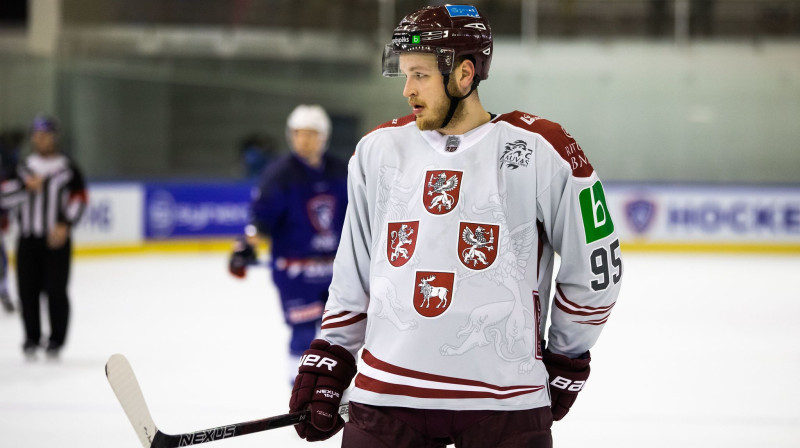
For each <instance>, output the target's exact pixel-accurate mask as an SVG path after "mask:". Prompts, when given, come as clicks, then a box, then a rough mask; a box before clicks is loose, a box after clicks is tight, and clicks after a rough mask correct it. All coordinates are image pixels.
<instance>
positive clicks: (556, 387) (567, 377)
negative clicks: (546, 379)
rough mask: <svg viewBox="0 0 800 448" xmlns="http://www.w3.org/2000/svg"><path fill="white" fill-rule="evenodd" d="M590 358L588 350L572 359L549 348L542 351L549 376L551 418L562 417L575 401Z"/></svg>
mask: <svg viewBox="0 0 800 448" xmlns="http://www.w3.org/2000/svg"><path fill="white" fill-rule="evenodd" d="M591 360H592V358H591V356H590V355H589V352H586V353H584V354H583V355H581V357H579V358H574V359H573V358H567V357H566V356H564V355H556V354H555V353H553V352H551V351H550V350H545V351H544V356H543V361H544V366H545V367H546V368H547V374H548V375H549V376H550V409H552V411H553V420H561V419H562V418H564V416H565V415H567V412H569V408H570V407H571V406H572V404H573V403H575V399H576V398H578V392H580V391H581V389H583V385H584V384H586V380H587V379H588V378H589V370H590V369H589V362H590V361H591Z"/></svg>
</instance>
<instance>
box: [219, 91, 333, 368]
mask: <svg viewBox="0 0 800 448" xmlns="http://www.w3.org/2000/svg"><path fill="white" fill-rule="evenodd" d="M330 131H331V122H330V119H329V118H328V115H327V113H325V110H324V109H323V108H322V107H320V106H317V105H300V106H297V108H295V109H294V111H292V113H291V114H290V115H289V118H288V120H287V123H286V138H287V141H288V143H289V145H290V147H291V152H290V153H288V154H285V155H284V156H282V157H280V158H278V159H276V160H275V161H274V162H273V163H271V164H270V165H269V166H268V167H267V168H266V170H265V171H264V174H263V175H262V177H261V180H260V183H259V185H258V188H257V189H256V191H255V192H254V196H253V202H252V205H251V213H252V224H251V225H249V226H247V229H246V231H245V233H246V237H245V238H242V239H240V240H239V241H238V242H237V247H236V250H235V252H234V254H233V256H232V257H231V260H230V271H231V273H232V274H234V275H236V276H238V277H243V276H244V275H245V272H246V269H247V265H248V264H252V263H254V262H255V251H254V249H253V246H254V243H255V242H256V241H257V240H256V239H255V238H256V237H257V235H260V236H265V237H269V238H270V240H271V244H270V248H271V252H272V254H271V255H272V256H271V260H270V267H271V268H272V279H273V281H274V282H275V286H276V287H277V288H278V291H279V293H280V299H281V304H282V306H283V313H284V320H285V321H286V323H287V324H288V325H289V326H290V328H291V333H292V334H291V341H290V343H289V364H288V367H289V369H290V372H291V373H290V375H289V378H290V382H291V381H293V380H294V375H295V374H296V366H297V364H298V363H299V360H300V355H301V354H302V353H303V351H305V350H306V349H307V348H308V346H309V344H310V343H311V341H312V340H313V339H314V338H315V336H316V335H317V333H318V331H319V327H320V322H321V319H322V313H323V311H324V306H325V302H326V301H327V299H328V286H329V285H330V282H331V278H332V275H333V257H334V255H335V253H336V249H337V248H338V246H339V238H340V234H341V231H342V225H343V223H344V214H345V209H346V207H347V165H346V164H345V163H344V162H342V161H340V160H338V159H336V158H335V157H332V156H330V155H329V154H327V153H326V149H327V146H328V138H329V136H330Z"/></svg>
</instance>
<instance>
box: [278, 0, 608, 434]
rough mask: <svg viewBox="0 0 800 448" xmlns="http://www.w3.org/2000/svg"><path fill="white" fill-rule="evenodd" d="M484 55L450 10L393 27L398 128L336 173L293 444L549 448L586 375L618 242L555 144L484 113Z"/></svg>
mask: <svg viewBox="0 0 800 448" xmlns="http://www.w3.org/2000/svg"><path fill="white" fill-rule="evenodd" d="M492 51H493V46H492V36H491V31H490V27H489V23H488V21H487V20H486V19H485V18H484V17H483V16H482V15H481V14H480V12H479V11H478V10H477V9H476V8H474V7H472V6H461V5H445V6H436V7H426V8H423V9H421V10H418V11H416V12H413V13H411V14H409V15H408V16H406V17H405V18H404V19H403V20H402V21H401V22H400V25H399V26H398V27H397V28H396V29H395V30H394V34H393V36H392V42H391V43H390V44H389V45H387V46H386V49H385V51H384V55H383V74H384V75H385V76H404V77H405V86H404V88H403V96H404V97H406V98H407V99H408V103H409V105H410V106H411V108H412V111H413V114H411V115H409V116H407V117H404V118H398V119H395V120H392V121H390V122H388V123H385V124H383V125H381V126H379V127H378V128H376V129H375V130H374V131H372V132H371V133H369V134H368V135H366V136H365V137H364V138H363V139H362V140H361V141H360V142H359V144H358V145H357V147H356V150H355V153H354V155H353V157H352V158H351V160H350V164H349V176H348V194H349V203H348V210H347V218H346V220H345V225H344V230H343V233H342V241H341V244H340V246H339V250H338V252H337V254H336V261H335V263H334V274H333V281H332V284H331V287H330V292H329V298H328V302H327V304H326V311H325V315H324V316H323V320H322V332H321V338H319V339H317V340H314V341H313V342H312V343H311V346H310V348H309V349H308V350H307V351H306V352H305V354H304V356H303V358H302V359H301V363H300V366H299V374H298V376H297V379H296V381H295V385H294V388H293V391H292V396H291V400H290V404H289V406H290V409H291V410H292V411H298V410H303V409H309V411H310V417H309V419H308V420H306V421H304V422H302V423H300V424H298V425H297V426H296V427H295V428H296V430H297V432H298V434H299V435H300V436H301V437H303V438H305V439H307V440H309V441H313V440H324V439H326V438H329V437H331V436H332V435H333V434H335V433H336V432H337V431H339V430H340V429H341V428H342V427H343V426H344V435H343V441H342V446H343V447H348V448H349V447H367V446H370V447H371V446H392V447H422V446H425V447H440V446H444V445H446V444H449V443H455V445H456V446H460V447H490V446H491V447H494V446H509V447H510V446H514V447H516V446H526V447H550V446H552V438H551V432H550V428H551V424H552V421H553V420H560V419H561V418H563V417H564V416H565V414H566V413H567V412H568V411H569V409H570V407H571V406H572V404H573V402H574V401H575V398H576V396H577V394H578V393H579V392H580V390H581V389H582V388H583V385H584V383H585V382H586V380H587V378H588V376H589V364H590V360H591V357H590V355H589V349H590V348H591V347H592V346H593V344H594V343H595V341H596V340H597V338H598V336H599V334H600V332H601V330H602V329H603V326H604V325H605V323H606V320H607V319H608V317H609V313H610V311H611V309H612V307H613V306H614V303H615V301H616V299H617V295H618V291H619V287H620V279H621V274H622V263H621V258H620V250H619V240H618V238H617V234H616V232H615V229H614V224H613V221H612V219H611V216H610V215H609V214H608V209H607V207H606V202H605V198H604V194H603V187H602V184H601V183H600V181H599V179H598V176H597V173H595V171H594V169H593V168H592V166H591V165H590V164H589V161H588V160H587V157H586V155H585V154H584V152H583V150H582V149H581V147H580V146H579V145H578V143H577V142H576V141H575V140H574V139H573V138H572V136H570V134H568V133H567V131H565V130H564V129H563V128H562V127H561V126H560V125H558V124H557V123H554V122H552V121H548V120H546V119H544V118H541V117H538V116H536V115H533V114H530V113H525V112H518V111H515V112H510V113H506V114H502V115H494V114H490V113H489V112H487V111H486V110H485V109H484V108H483V106H482V105H481V101H480V99H479V98H478V92H477V90H476V88H477V86H478V83H479V82H481V81H483V80H486V78H487V77H488V74H489V65H490V62H491V57H492ZM556 254H558V255H560V257H561V264H560V268H559V269H558V270H557V272H555V268H554V261H555V256H556ZM553 275H555V286H554V287H553V288H551V279H552V277H553ZM548 315H550V318H551V320H552V324H551V326H550V327H549V332H548V331H547V330H546V329H545V322H546V321H547V316H548ZM545 340H546V342H545ZM358 358H360V360H359V362H358V369H357V371H356V359H358ZM356 373H357V375H356ZM354 377H355V381H354V387H353V389H352V390H351V391H350V392H349V416H350V419H349V422H348V423H347V424H346V425H344V422H343V420H342V419H341V417H339V415H338V414H337V412H336V410H337V406H338V404H339V402H340V400H341V394H342V393H343V392H344V390H345V389H346V388H347V387H348V386H349V384H350V382H351V379H352V378H354Z"/></svg>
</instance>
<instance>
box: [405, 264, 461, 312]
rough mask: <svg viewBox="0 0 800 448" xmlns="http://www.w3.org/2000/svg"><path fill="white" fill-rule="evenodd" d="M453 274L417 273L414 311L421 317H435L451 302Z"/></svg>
mask: <svg viewBox="0 0 800 448" xmlns="http://www.w3.org/2000/svg"><path fill="white" fill-rule="evenodd" d="M455 277H456V275H455V273H453V272H433V271H417V276H416V279H415V283H416V284H417V286H416V289H415V290H414V309H415V310H417V313H419V314H420V315H421V316H423V317H437V316H441V315H442V313H444V312H445V311H447V308H449V307H450V303H451V302H452V300H453V283H454V280H455Z"/></svg>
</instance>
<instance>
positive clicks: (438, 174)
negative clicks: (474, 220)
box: [422, 170, 463, 215]
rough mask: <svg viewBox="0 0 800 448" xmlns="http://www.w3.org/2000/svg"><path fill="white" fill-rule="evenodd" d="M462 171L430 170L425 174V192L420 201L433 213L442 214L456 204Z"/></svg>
mask: <svg viewBox="0 0 800 448" xmlns="http://www.w3.org/2000/svg"><path fill="white" fill-rule="evenodd" d="M462 176H463V172H461V171H451V170H432V171H428V172H427V173H426V174H425V179H426V181H425V182H426V183H425V194H423V195H422V203H423V204H424V205H425V209H426V210H428V211H429V212H430V213H432V214H434V215H444V214H446V213H449V212H450V211H451V210H453V209H454V208H455V206H456V204H458V196H459V193H460V191H461V180H462Z"/></svg>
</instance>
